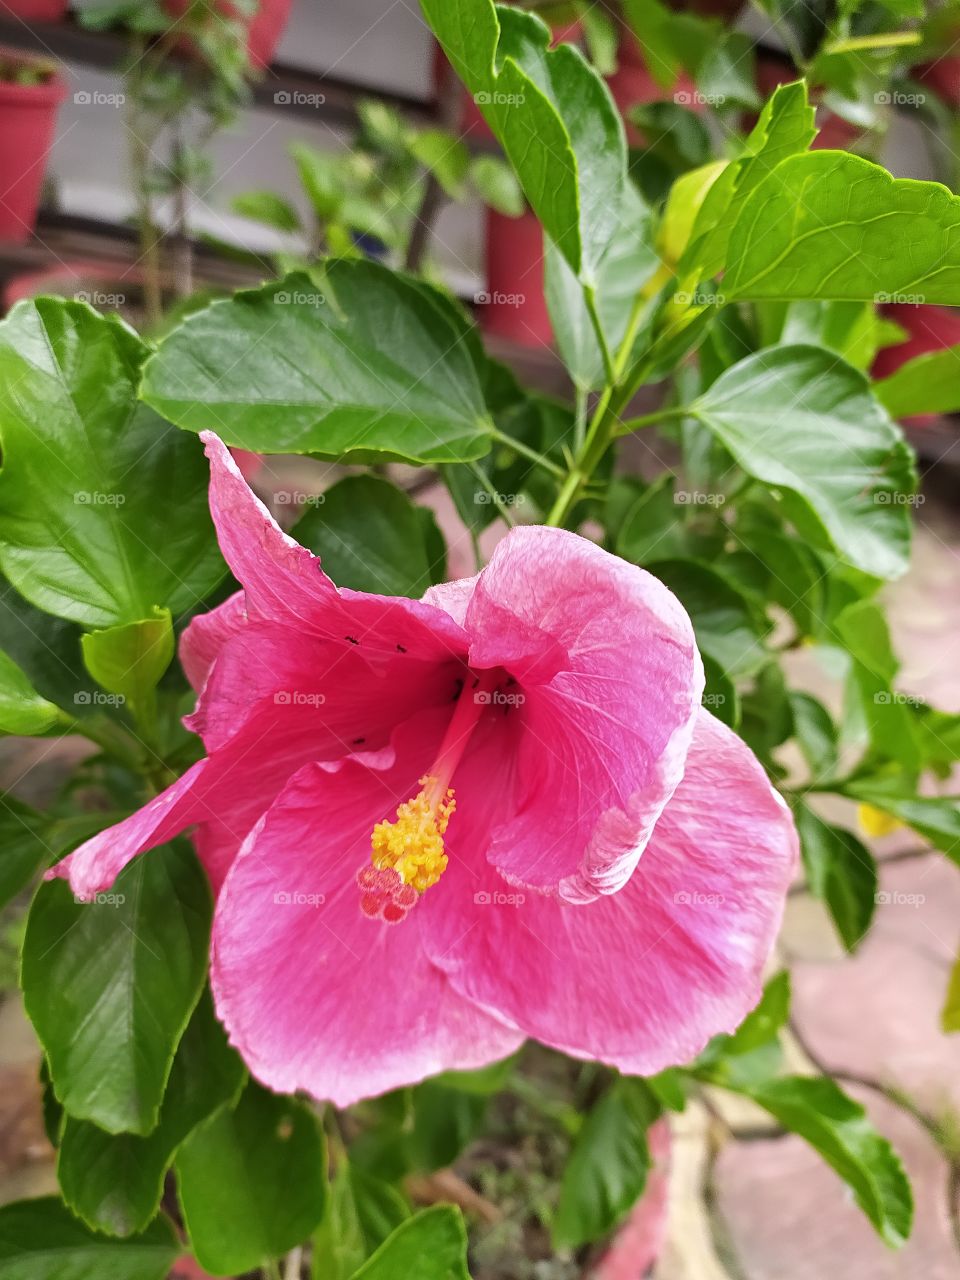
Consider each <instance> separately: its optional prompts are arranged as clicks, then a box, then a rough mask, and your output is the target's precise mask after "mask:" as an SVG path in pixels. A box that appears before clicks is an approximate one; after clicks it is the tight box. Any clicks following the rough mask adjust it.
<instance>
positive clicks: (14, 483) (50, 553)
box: [0, 298, 224, 627]
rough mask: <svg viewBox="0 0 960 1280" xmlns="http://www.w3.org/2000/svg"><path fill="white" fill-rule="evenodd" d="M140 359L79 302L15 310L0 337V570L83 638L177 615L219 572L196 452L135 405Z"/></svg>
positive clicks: (128, 339) (128, 337)
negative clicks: (91, 630)
mask: <svg viewBox="0 0 960 1280" xmlns="http://www.w3.org/2000/svg"><path fill="white" fill-rule="evenodd" d="M145 355H146V348H145V347H144V346H143V344H142V343H141V342H140V340H139V339H138V338H137V336H136V334H134V333H133V332H132V330H130V329H128V328H127V327H126V326H125V325H124V324H123V323H122V322H121V321H119V320H118V319H117V318H116V317H104V316H100V315H97V313H96V312H95V311H93V310H92V309H91V308H90V307H88V306H86V304H84V303H78V302H64V301H62V300H59V299H53V298H40V299H38V300H37V301H35V302H22V303H20V304H18V305H17V306H16V307H14V309H13V311H12V312H11V313H10V315H9V316H8V317H7V319H6V320H4V321H3V322H2V324H0V436H2V444H3V469H2V471H0V565H2V568H3V571H4V573H5V574H6V575H7V577H8V578H9V579H10V581H11V582H12V583H13V584H14V586H16V587H17V589H18V590H19V591H20V592H21V593H22V594H23V595H24V596H26V598H27V599H28V600H30V601H31V602H32V603H33V604H35V605H37V606H38V607H39V608H41V609H45V610H47V611H48V612H49V613H56V614H59V615H60V616H62V617H64V618H70V619H72V620H73V621H75V622H81V623H84V624H86V625H88V626H94V627H103V626H112V625H113V624H115V623H118V622H132V621H134V620H136V619H138V618H145V617H148V616H149V615H150V612H151V610H152V609H153V608H154V607H156V606H161V607H166V608H169V609H170V610H171V611H172V612H173V613H178V612H180V611H182V610H185V609H188V608H190V607H192V606H193V605H195V604H197V602H198V600H199V599H200V598H201V597H203V596H204V595H206V594H207V592H208V591H210V590H211V588H212V587H214V586H215V585H216V583H217V582H218V581H219V579H220V578H221V577H222V576H223V573H224V566H223V560H222V558H221V556H220V552H219V550H218V548H217V544H216V540H215V538H214V533H213V525H212V523H211V520H210V516H209V513H208V511H207V480H208V471H207V467H206V464H205V462H204V459H203V453H202V450H201V449H200V448H199V446H198V445H197V443H196V441H193V440H190V439H189V438H187V437H185V436H184V435H183V434H182V433H181V432H179V431H177V430H175V429H174V428H173V427H171V426H169V425H168V424H167V423H165V422H163V421H162V419H160V418H159V417H157V415H156V414H155V413H154V412H153V411H152V410H150V409H148V408H147V407H146V406H145V405H143V404H140V403H139V402H138V401H137V398H136V391H137V384H138V382H139V379H140V369H141V365H142V363H143V359H144V356H145ZM160 495H163V497H164V499H167V498H169V500H160Z"/></svg>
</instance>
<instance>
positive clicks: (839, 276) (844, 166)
mask: <svg viewBox="0 0 960 1280" xmlns="http://www.w3.org/2000/svg"><path fill="white" fill-rule="evenodd" d="M758 229H761V230H760V233H759V234H758ZM958 229H960V197H957V196H954V195H952V194H951V193H950V192H949V191H948V190H947V188H946V187H943V186H941V185H940V184H939V183H936V182H919V181H917V180H915V179H913V178H893V177H891V175H890V174H889V173H887V171H886V169H882V168H881V167H880V166H879V165H876V164H871V163H870V161H869V160H863V159H861V158H860V157H859V156H854V155H850V154H849V153H848V152H845V151H813V152H808V153H805V154H803V155H795V156H791V157H789V158H787V159H786V160H783V161H782V162H781V163H780V164H778V165H777V167H776V168H775V169H774V170H773V171H772V172H771V173H769V174H768V175H767V176H766V177H765V178H764V179H763V180H762V181H761V182H760V183H759V184H758V185H757V187H756V188H755V189H754V191H753V193H752V194H751V196H750V198H749V199H748V200H747V201H746V202H745V203H744V205H743V208H742V209H741V211H740V214H739V216H738V217H737V220H736V222H735V224H734V226H733V229H732V231H731V232H730V243H729V248H728V252H727V260H726V268H727V269H726V274H725V276H724V280H723V289H724V293H725V294H726V295H727V296H728V297H731V298H754V299H755V298H838V299H847V300H849V301H864V302H867V301H878V300H882V301H891V302H892V301H912V302H940V303H945V304H947V305H950V304H953V303H957V302H960V236H958V234H957V233H958ZM881 295H882V296H881Z"/></svg>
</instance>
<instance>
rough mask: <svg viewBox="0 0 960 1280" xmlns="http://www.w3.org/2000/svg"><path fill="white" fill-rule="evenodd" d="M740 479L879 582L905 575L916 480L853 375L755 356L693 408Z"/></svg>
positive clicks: (823, 357)
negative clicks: (784, 504)
mask: <svg viewBox="0 0 960 1280" xmlns="http://www.w3.org/2000/svg"><path fill="white" fill-rule="evenodd" d="M690 412H691V413H693V414H694V415H695V416H696V417H697V418H699V419H700V421H701V422H703V423H705V424H706V426H708V427H709V428H710V430H711V431H713V432H714V434H715V435H717V436H718V437H719V439H720V440H721V441H722V443H723V444H724V445H725V446H726V448H727V449H729V450H730V452H731V453H732V454H733V456H734V458H735V459H736V461H737V462H738V463H739V464H740V466H741V467H742V468H743V470H744V471H746V472H747V474H748V475H751V476H753V477H754V478H755V479H758V480H762V481H763V482H764V483H765V484H768V485H771V486H774V487H775V488H776V489H780V490H785V491H786V492H787V494H788V495H792V496H793V497H794V498H795V499H798V500H799V502H798V503H797V502H794V504H793V506H791V508H790V514H791V517H792V518H793V519H794V520H795V521H796V520H798V519H800V520H803V522H804V524H809V525H811V526H812V527H813V529H814V530H815V531H817V532H819V533H820V536H821V537H823V536H824V535H825V536H826V538H827V539H828V540H829V542H830V543H832V545H833V546H834V547H835V548H836V550H837V551H838V552H839V553H840V554H841V555H842V556H843V557H844V559H846V560H847V561H848V562H849V563H850V564H852V565H854V566H856V567H857V568H860V569H863V570H864V571H865V572H867V573H872V574H876V575H877V576H878V577H884V578H895V577H898V576H899V575H900V574H902V573H903V572H904V570H905V569H906V567H907V563H908V556H909V547H910V514H909V508H908V507H907V506H906V505H905V504H904V503H903V501H902V498H903V496H904V495H906V494H910V493H912V492H913V490H914V488H915V485H916V474H915V471H914V468H913V461H912V455H911V452H910V449H909V448H908V446H907V445H906V443H905V442H904V440H903V437H902V435H901V433H900V430H899V429H898V427H897V426H896V425H895V424H894V423H893V422H892V421H891V420H890V418H889V417H888V416H887V414H886V412H885V410H883V409H882V408H881V407H880V405H878V404H877V402H876V401H875V400H874V398H873V397H872V396H871V394H870V387H869V383H868V382H867V379H866V378H865V376H864V375H863V374H862V373H860V372H859V371H858V370H856V369H853V368H851V367H850V366H849V365H845V364H843V362H842V361H839V360H838V359H837V358H836V356H835V355H833V354H832V353H831V352H828V351H823V350H821V349H819V348H816V347H775V348H772V349H768V350H765V351H758V352H757V353H756V354H755V355H752V356H748V357H747V358H746V359H745V360H741V361H740V363H739V364H737V365H734V366H733V368H732V369H728V370H727V371H726V372H725V373H722V374H721V375H720V377H719V378H718V379H717V380H716V382H714V383H713V385H712V386H711V387H709V388H708V389H707V391H706V392H705V393H704V395H702V396H701V397H700V399H699V400H697V401H695V403H694V404H693V405H692V406H691V409H690Z"/></svg>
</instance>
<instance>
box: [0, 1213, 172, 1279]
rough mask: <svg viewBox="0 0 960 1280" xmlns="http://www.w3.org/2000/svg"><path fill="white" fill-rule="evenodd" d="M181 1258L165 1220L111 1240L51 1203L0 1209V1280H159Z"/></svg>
mask: <svg viewBox="0 0 960 1280" xmlns="http://www.w3.org/2000/svg"><path fill="white" fill-rule="evenodd" d="M181 1252H182V1250H181V1246H180V1243H179V1241H178V1240H177V1237H176V1233H175V1232H174V1230H173V1225H172V1223H171V1222H170V1221H169V1220H168V1219H167V1218H158V1219H157V1220H156V1222H152V1223H151V1224H150V1226H149V1227H148V1228H147V1230H146V1231H144V1232H143V1233H142V1235H138V1236H133V1237H131V1239H129V1240H111V1239H110V1238H109V1236H102V1235H97V1234H95V1233H94V1232H92V1231H89V1230H88V1229H87V1228H86V1227H85V1226H84V1225H83V1223H82V1222H78V1221H77V1219H76V1218H74V1217H73V1216H72V1215H71V1214H70V1213H69V1212H68V1211H67V1209H66V1208H65V1207H64V1206H63V1205H62V1204H61V1203H60V1201H59V1200H55V1199H53V1197H45V1198H44V1199H41V1200H20V1201H18V1202H17V1203H16V1204H8V1205H4V1206H3V1207H2V1208H0V1280H164V1277H165V1276H166V1274H167V1272H168V1271H169V1270H170V1267H171V1266H172V1265H173V1263H174V1261H175V1259H176V1258H177V1256H178V1255H179V1254H180V1253H181Z"/></svg>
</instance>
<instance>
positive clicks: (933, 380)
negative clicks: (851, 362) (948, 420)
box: [874, 320, 960, 418]
mask: <svg viewBox="0 0 960 1280" xmlns="http://www.w3.org/2000/svg"><path fill="white" fill-rule="evenodd" d="M933 323H934V324H936V320H934V321H933ZM874 391H875V393H876V396H877V399H878V400H879V401H880V403H881V404H882V405H883V406H884V407H885V409H886V410H887V412H888V413H889V414H891V415H892V417H894V418H904V417H908V416H909V415H910V414H913V413H956V412H957V410H958V409H960V347H945V348H944V349H943V350H942V351H930V352H928V353H927V354H926V355H922V356H917V357H916V359H914V360H907V361H906V363H905V364H902V365H901V366H900V368H899V369H897V370H896V372H895V373H891V375H890V376H889V378H884V379H883V381H882V382H878V383H877V384H876V386H875V387H874Z"/></svg>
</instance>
